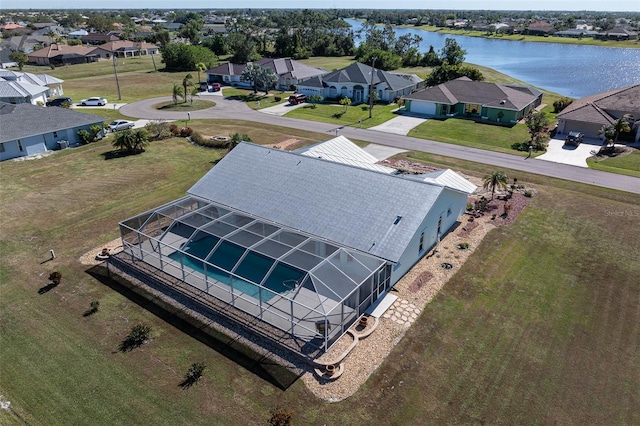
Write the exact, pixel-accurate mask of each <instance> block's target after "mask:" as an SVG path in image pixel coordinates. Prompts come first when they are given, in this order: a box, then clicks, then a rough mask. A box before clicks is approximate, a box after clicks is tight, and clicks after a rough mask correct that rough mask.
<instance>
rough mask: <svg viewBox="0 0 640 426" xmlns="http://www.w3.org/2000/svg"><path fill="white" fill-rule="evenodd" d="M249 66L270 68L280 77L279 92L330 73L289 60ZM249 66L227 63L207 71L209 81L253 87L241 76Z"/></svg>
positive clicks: (257, 63)
mask: <svg viewBox="0 0 640 426" xmlns="http://www.w3.org/2000/svg"><path fill="white" fill-rule="evenodd" d="M249 64H254V65H259V66H261V67H263V68H270V69H271V70H273V72H274V74H275V75H276V76H277V77H278V82H277V83H276V84H275V88H276V89H277V90H291V86H297V85H298V84H300V83H302V82H304V81H307V80H309V79H310V78H312V77H315V76H319V75H322V74H326V73H327V72H328V71H326V70H323V69H321V68H314V67H310V66H308V65H305V64H303V63H302V62H298V61H295V60H293V59H288V58H279V59H269V58H263V59H260V60H259V61H255V62H249ZM246 67H247V64H232V63H229V62H228V63H225V64H222V65H218V66H217V67H215V68H212V69H210V70H208V71H206V74H207V81H209V82H219V83H225V84H230V85H234V86H241V87H247V88H250V87H252V85H251V83H250V82H248V81H243V80H242V78H241V76H242V72H243V71H244V69H245V68H246Z"/></svg>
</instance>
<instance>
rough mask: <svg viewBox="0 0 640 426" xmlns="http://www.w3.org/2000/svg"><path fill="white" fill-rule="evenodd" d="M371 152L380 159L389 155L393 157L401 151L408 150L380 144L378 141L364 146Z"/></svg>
mask: <svg viewBox="0 0 640 426" xmlns="http://www.w3.org/2000/svg"><path fill="white" fill-rule="evenodd" d="M362 149H363V150H365V151H366V152H368V153H369V154H371V155H373V156H374V157H376V159H377V160H378V161H382V160H386V159H387V158H389V157H393V156H394V155H396V154H400V153H401V152H407V150H406V149H399V148H394V147H392V146H385V145H378V144H376V143H370V144H369V145H367V146H365V147H364V148H362Z"/></svg>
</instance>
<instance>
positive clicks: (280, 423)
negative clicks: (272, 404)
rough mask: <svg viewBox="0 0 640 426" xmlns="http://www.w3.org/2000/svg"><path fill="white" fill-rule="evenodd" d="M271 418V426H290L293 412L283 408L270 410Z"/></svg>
mask: <svg viewBox="0 0 640 426" xmlns="http://www.w3.org/2000/svg"><path fill="white" fill-rule="evenodd" d="M270 414H271V418H270V419H269V425H270V426H290V425H291V418H292V417H293V412H291V411H289V410H286V409H284V408H281V407H276V408H273V409H271V410H270Z"/></svg>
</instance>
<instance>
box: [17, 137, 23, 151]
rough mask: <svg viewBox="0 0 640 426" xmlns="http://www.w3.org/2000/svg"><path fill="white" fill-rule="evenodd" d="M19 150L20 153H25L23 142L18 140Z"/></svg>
mask: <svg viewBox="0 0 640 426" xmlns="http://www.w3.org/2000/svg"><path fill="white" fill-rule="evenodd" d="M18 149H19V150H20V151H24V147H23V146H22V141H20V140H18Z"/></svg>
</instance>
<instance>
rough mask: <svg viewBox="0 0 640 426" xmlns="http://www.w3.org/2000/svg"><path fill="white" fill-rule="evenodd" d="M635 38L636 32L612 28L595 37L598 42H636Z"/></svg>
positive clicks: (636, 36)
mask: <svg viewBox="0 0 640 426" xmlns="http://www.w3.org/2000/svg"><path fill="white" fill-rule="evenodd" d="M637 38H638V32H637V31H633V30H626V29H624V28H613V29H611V30H607V31H603V32H601V33H598V34H597V35H596V39H598V40H636V39H637Z"/></svg>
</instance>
